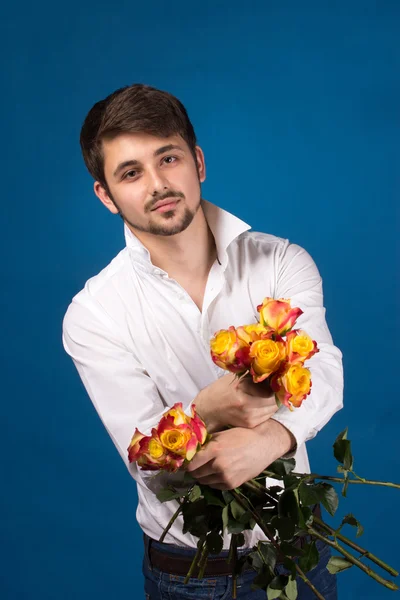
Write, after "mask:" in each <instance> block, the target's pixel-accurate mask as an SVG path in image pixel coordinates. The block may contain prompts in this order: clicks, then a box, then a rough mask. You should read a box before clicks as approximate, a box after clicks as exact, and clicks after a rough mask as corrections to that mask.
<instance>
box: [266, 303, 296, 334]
mask: <svg viewBox="0 0 400 600" xmlns="http://www.w3.org/2000/svg"><path fill="white" fill-rule="evenodd" d="M257 310H258V312H259V313H260V323H261V324H262V325H264V327H272V329H274V330H275V331H276V333H279V335H282V336H283V335H285V334H286V333H287V332H288V331H290V330H291V329H292V327H293V325H294V324H295V322H296V320H297V319H298V317H299V316H300V315H301V314H303V311H302V310H301V308H291V306H290V300H285V299H284V298H280V299H279V300H274V299H273V298H268V297H267V298H264V300H263V303H262V304H259V305H258V306H257Z"/></svg>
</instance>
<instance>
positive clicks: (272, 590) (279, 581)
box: [267, 575, 289, 600]
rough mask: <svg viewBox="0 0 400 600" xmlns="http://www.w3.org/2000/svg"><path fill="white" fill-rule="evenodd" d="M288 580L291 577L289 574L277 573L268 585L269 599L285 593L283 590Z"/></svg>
mask: <svg viewBox="0 0 400 600" xmlns="http://www.w3.org/2000/svg"><path fill="white" fill-rule="evenodd" d="M288 581H289V577H288V576H287V575H277V576H276V577H274V578H273V580H272V581H271V583H270V584H269V586H268V587H267V597H268V600H270V599H272V600H273V599H274V598H279V597H281V594H283V590H284V589H285V587H286V586H287V584H288Z"/></svg>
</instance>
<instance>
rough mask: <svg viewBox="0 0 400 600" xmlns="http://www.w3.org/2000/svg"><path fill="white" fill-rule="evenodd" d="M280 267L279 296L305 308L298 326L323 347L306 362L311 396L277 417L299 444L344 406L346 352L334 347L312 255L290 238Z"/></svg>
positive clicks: (297, 327)
mask: <svg viewBox="0 0 400 600" xmlns="http://www.w3.org/2000/svg"><path fill="white" fill-rule="evenodd" d="M276 269H277V275H276V289H275V298H276V299H278V298H286V299H290V300H291V305H292V307H299V308H301V309H302V310H303V314H302V315H301V316H300V317H299V318H298V319H297V321H296V324H295V329H304V330H305V331H306V332H307V333H308V334H309V335H310V337H311V338H312V339H313V340H315V341H316V342H317V345H318V348H319V352H317V353H316V354H314V356H312V357H311V358H310V359H309V360H308V361H307V362H306V364H305V366H306V367H307V368H309V369H310V371H311V381H312V388H311V393H310V395H309V396H307V398H306V399H305V400H304V401H303V403H302V405H301V407H299V408H298V409H294V410H293V411H290V410H288V408H287V407H285V406H282V407H280V408H279V410H278V411H277V412H276V413H275V415H274V417H273V418H274V419H275V420H276V421H279V422H280V423H282V425H284V426H285V427H286V428H287V429H288V430H289V431H290V432H291V433H292V434H293V435H294V437H295V438H296V442H297V447H299V446H300V445H301V444H303V443H304V442H306V441H307V440H310V439H312V438H313V437H315V435H316V434H317V433H318V431H320V429H322V427H323V426H324V425H325V424H326V423H327V422H328V421H329V419H330V418H331V417H332V416H333V415H334V414H335V413H336V412H337V411H338V410H339V409H341V408H342V406H343V365H342V353H341V351H340V350H339V349H338V348H337V347H336V346H334V344H333V340H332V336H331V334H330V332H329V329H328V326H327V323H326V320H325V312H326V310H325V308H324V304H323V291H322V279H321V277H320V274H319V271H318V269H317V266H316V264H315V263H314V261H313V259H312V258H311V256H310V255H309V254H308V253H307V252H306V251H305V250H304V249H303V248H301V247H300V246H298V245H296V244H290V243H289V242H288V241H287V240H286V241H285V242H284V243H283V244H282V246H281V250H280V253H279V255H278V259H277V265H276Z"/></svg>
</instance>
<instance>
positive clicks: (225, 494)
mask: <svg viewBox="0 0 400 600" xmlns="http://www.w3.org/2000/svg"><path fill="white" fill-rule="evenodd" d="M222 497H223V499H224V500H225V502H226V503H227V504H229V502H232V500H234V499H235V496H234V495H233V494H232V493H231V492H230V491H229V490H222Z"/></svg>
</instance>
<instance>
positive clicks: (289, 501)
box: [279, 490, 300, 525]
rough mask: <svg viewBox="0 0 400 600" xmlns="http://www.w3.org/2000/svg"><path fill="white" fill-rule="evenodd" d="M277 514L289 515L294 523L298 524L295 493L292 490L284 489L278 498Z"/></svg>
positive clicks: (298, 517)
mask: <svg viewBox="0 0 400 600" xmlns="http://www.w3.org/2000/svg"><path fill="white" fill-rule="evenodd" d="M279 516H280V517H289V518H290V519H291V520H292V521H293V523H294V525H298V523H299V519H300V513H299V504H298V500H297V495H296V493H295V492H294V491H293V490H285V491H284V492H283V494H282V495H281V497H280V498H279Z"/></svg>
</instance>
